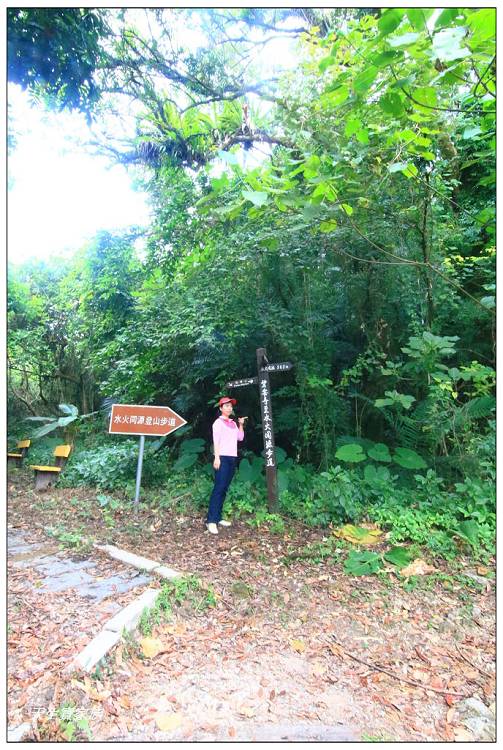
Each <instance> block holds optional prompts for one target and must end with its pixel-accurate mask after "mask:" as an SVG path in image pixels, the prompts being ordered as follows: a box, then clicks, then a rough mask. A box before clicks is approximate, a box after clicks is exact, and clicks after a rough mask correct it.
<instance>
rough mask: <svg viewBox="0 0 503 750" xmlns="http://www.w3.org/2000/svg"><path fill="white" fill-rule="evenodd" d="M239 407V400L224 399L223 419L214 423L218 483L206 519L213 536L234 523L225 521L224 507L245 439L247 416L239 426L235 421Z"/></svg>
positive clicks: (222, 403) (215, 466)
mask: <svg viewBox="0 0 503 750" xmlns="http://www.w3.org/2000/svg"><path fill="white" fill-rule="evenodd" d="M236 404H237V401H236V399H235V398H228V396H223V397H222V398H221V399H220V401H219V402H218V406H219V409H220V416H219V417H218V418H217V419H216V420H215V421H214V422H213V450H214V454H215V457H214V460H213V468H214V469H215V484H214V486H213V492H212V493H211V497H210V507H209V509H208V517H207V519H206V527H207V529H208V531H209V532H210V534H218V524H220V526H230V525H231V524H230V521H222V507H223V504H224V500H225V496H226V494H227V490H228V489H229V485H230V483H231V480H232V477H233V475H234V472H235V470H236V463H237V455H238V440H239V441H241V440H243V439H244V436H245V433H244V422H245V419H246V417H239V419H238V422H239V427H238V426H237V425H236V423H235V422H234V420H233V419H231V414H232V407H233V406H235V405H236Z"/></svg>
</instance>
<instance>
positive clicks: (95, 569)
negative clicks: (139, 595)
mask: <svg viewBox="0 0 503 750" xmlns="http://www.w3.org/2000/svg"><path fill="white" fill-rule="evenodd" d="M7 547H8V558H9V562H11V563H12V564H13V566H14V567H15V568H35V569H36V570H37V571H38V573H39V574H40V579H41V580H42V585H41V586H39V590H40V591H44V590H46V591H66V590H67V589H73V588H75V589H78V592H79V594H80V596H82V597H84V598H86V599H89V600H91V601H94V602H100V601H102V600H103V599H106V598H107V597H109V596H116V595H117V594H122V593H124V592H126V591H129V590H130V589H133V588H136V587H137V586H143V585H144V584H146V583H149V582H150V581H151V580H152V577H151V576H149V575H146V574H139V573H138V572H137V570H126V571H124V572H121V573H119V574H115V575H111V576H108V577H105V578H101V577H100V568H99V566H98V564H97V563H96V562H93V561H92V560H76V559H73V558H72V557H71V556H69V553H68V551H66V552H62V551H61V550H60V549H59V546H58V545H57V543H55V542H46V543H33V542H31V543H30V542H27V541H26V534H25V533H23V532H22V531H19V530H11V529H9V531H8V534H7Z"/></svg>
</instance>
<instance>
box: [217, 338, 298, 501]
mask: <svg viewBox="0 0 503 750" xmlns="http://www.w3.org/2000/svg"><path fill="white" fill-rule="evenodd" d="M292 367H293V365H292V363H291V362H276V363H273V364H270V363H269V360H268V359H267V353H266V350H265V349H257V372H258V377H256V378H244V379H242V380H231V381H230V382H229V383H227V384H226V385H227V387H228V388H241V387H242V386H246V385H258V387H259V394H260V412H261V414H262V433H263V436H264V457H265V472H266V477H267V498H268V506H269V512H270V513H274V512H275V511H276V510H277V508H278V470H277V464H276V453H275V450H274V448H275V445H274V428H273V421H272V405H271V386H270V382H269V373H270V372H285V371H287V370H291V369H292Z"/></svg>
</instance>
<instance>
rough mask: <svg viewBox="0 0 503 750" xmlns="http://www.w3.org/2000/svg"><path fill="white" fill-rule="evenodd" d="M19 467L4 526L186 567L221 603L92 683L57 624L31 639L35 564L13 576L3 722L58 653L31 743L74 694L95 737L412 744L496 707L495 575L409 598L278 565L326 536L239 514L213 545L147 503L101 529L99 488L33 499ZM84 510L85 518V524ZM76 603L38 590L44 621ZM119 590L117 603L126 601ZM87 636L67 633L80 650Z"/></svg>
mask: <svg viewBox="0 0 503 750" xmlns="http://www.w3.org/2000/svg"><path fill="white" fill-rule="evenodd" d="M16 474H17V476H15V477H12V478H11V479H10V488H9V489H10V498H11V506H10V507H11V511H10V513H9V523H10V524H11V525H12V527H13V529H14V530H17V531H19V530H22V529H25V531H26V529H27V528H29V527H31V532H30V533H31V535H32V536H31V539H32V541H33V540H34V539H39V540H41V541H42V540H45V541H47V536H46V535H45V534H44V531H43V529H42V528H40V527H43V526H46V527H47V526H52V527H54V526H55V525H57V524H58V523H59V524H61V523H64V524H66V525H68V527H69V528H73V529H75V528H77V527H79V526H80V528H81V529H85V531H86V533H88V534H90V535H91V536H93V537H94V538H95V539H97V540H99V541H102V542H108V543H113V544H115V545H117V546H119V547H122V548H123V549H127V550H129V551H132V552H136V553H138V554H141V555H144V556H146V557H151V558H153V559H156V560H159V561H162V562H164V563H165V564H166V565H168V566H170V567H173V568H175V569H177V570H181V571H183V572H186V573H190V574H195V575H196V576H198V577H199V578H200V579H201V580H202V581H203V584H204V585H205V586H210V587H212V590H213V591H214V593H215V595H216V605H215V606H212V607H206V608H205V606H204V601H203V599H204V595H203V599H201V601H199V600H198V601H195V600H193V601H187V602H186V603H185V604H183V605H181V606H175V607H174V609H173V616H172V617H171V619H170V620H169V621H167V622H160V623H159V624H158V625H154V628H153V632H152V634H151V637H152V638H157V639H159V641H160V642H161V644H162V651H161V652H160V653H159V654H158V655H157V656H155V657H153V658H152V659H145V658H143V657H142V654H141V649H140V647H139V644H138V643H134V642H132V641H131V640H130V639H129V640H128V639H126V642H125V643H122V644H120V645H119V646H117V647H116V648H115V649H114V651H112V652H111V654H110V656H109V658H108V659H107V664H106V665H105V666H104V667H103V668H102V669H101V671H100V673H99V674H98V675H95V676H94V677H93V678H91V679H90V678H89V677H84V676H83V675H78V674H74V675H72V676H65V675H64V669H63V667H64V665H65V663H67V662H68V660H69V659H70V658H71V648H70V647H69V645H68V643H67V642H66V641H64V639H63V636H62V635H61V634H60V633H58V632H56V630H55V629H54V628H52V629H51V628H48V629H47V631H45V630H44V629H42V630H37V627H38V625H37V623H39V619H38V617H37V613H38V610H39V607H40V589H37V587H36V586H34V585H33V576H34V573H33V568H29V567H25V568H23V569H22V570H17V571H16V577H11V578H10V581H9V584H10V586H11V587H12V586H14V587H19V585H20V584H19V580H20V579H19V575H20V574H23V575H26V576H32V582H31V585H30V587H28V586H27V589H26V591H24V593H23V595H22V596H23V600H24V603H25V605H26V609H24V611H23V614H24V623H23V625H22V626H21V625H20V622H19V620H18V619H17V617H16V616H14V618H13V619H12V620H11V632H10V644H9V662H10V665H11V664H12V663H14V665H15V667H14V669H13V668H12V666H10V677H9V688H10V689H9V697H10V721H9V724H11V722H17V723H21V722H22V721H30V720H32V719H33V714H32V713H31V710H32V706H31V704H30V702H29V701H25V702H24V704H23V703H22V701H23V697H22V696H23V695H26V689H25V690H24V692H23V689H22V685H21V687H20V685H19V683H22V679H21V675H20V671H19V670H20V667H19V664H20V663H21V661H22V660H23V659H27V658H28V657H27V654H29V653H32V652H33V653H34V652H35V651H36V649H38V652H37V653H39V654H47V651H48V649H50V650H54V652H55V653H56V654H57V653H58V649H59V648H62V649H63V650H62V651H60V652H59V653H60V654H61V655H62V658H61V659H60V661H59V662H58V663H52V666H49V668H48V669H46V672H45V682H46V683H47V689H46V691H45V693H44V697H43V700H42V704H43V708H44V711H45V712H46V713H45V714H43V713H42V716H43V720H42V721H40V720H39V722H38V724H37V727H38V729H37V731H38V735H35V737H36V738H37V739H39V740H40V739H44V738H47V737H48V736H50V733H51V732H55V731H56V728H55V724H54V722H53V723H51V721H52V719H51V716H53V715H54V710H55V708H56V707H57V706H58V705H61V703H62V701H63V700H72V701H73V702H74V703H75V706H76V707H77V709H78V711H79V712H80V713H81V715H82V716H86V717H87V718H88V719H89V724H90V727H91V730H92V734H93V739H94V740H110V741H112V740H119V739H120V740H141V741H146V740H154V741H156V740H157V741H161V740H168V739H169V740H171V741H176V740H186V741H187V740H188V741H205V740H207V741H215V740H227V741H230V740H233V739H235V740H253V739H256V740H262V739H264V740H271V741H280V740H284V741H294V740H299V741H304V740H306V741H309V740H325V741H336V740H337V739H339V740H351V739H355V740H360V739H362V740H365V739H387V740H394V741H416V742H417V741H452V740H456V739H462V738H463V734H462V733H463V731H466V730H463V728H462V727H461V725H460V724H459V716H458V715H457V712H456V705H457V704H458V703H459V701H461V700H462V697H460V696H475V697H477V698H479V699H480V700H481V701H483V702H484V703H485V704H487V705H489V704H490V703H492V702H493V701H494V591H493V587H492V585H491V584H490V583H489V582H487V585H486V586H485V588H484V589H483V590H481V587H480V586H477V585H476V584H475V582H474V585H473V588H471V589H470V590H468V589H467V587H466V585H464V586H462V585H460V584H459V583H457V582H456V581H455V580H454V581H451V583H450V584H449V588H446V587H445V585H442V584H441V582H438V581H437V582H436V583H434V584H433V585H432V587H431V589H430V590H428V589H424V588H422V589H415V590H413V591H410V592H407V591H405V590H404V588H403V586H402V585H401V584H400V583H399V582H398V580H397V578H396V576H395V575H394V574H393V573H392V572H390V573H389V575H387V576H383V577H382V578H378V577H376V576H369V577H359V578H354V577H351V578H350V577H348V576H347V575H345V574H344V573H343V571H342V564H341V563H340V562H339V559H338V558H337V556H334V557H333V558H331V559H329V560H326V561H325V562H323V563H322V564H314V563H312V562H310V561H309V560H308V559H307V560H306V559H304V560H297V561H290V564H288V565H286V564H285V556H286V555H288V554H290V555H291V554H292V552H294V551H295V550H297V551H298V550H300V549H301V548H303V547H305V545H306V544H308V543H309V542H310V543H314V542H319V541H320V540H321V539H322V534H321V533H320V532H319V531H312V530H308V529H306V528H305V527H302V526H301V525H298V524H297V525H292V526H291V527H289V528H288V529H287V531H286V532H285V533H283V534H281V535H273V534H270V533H269V532H267V530H265V529H262V530H257V529H254V528H252V527H250V526H249V525H248V524H246V523H245V522H244V521H238V522H237V523H235V524H234V525H233V527H232V528H230V529H225V530H222V532H221V533H220V535H219V536H218V537H211V536H210V535H208V534H206V533H205V532H204V527H203V524H202V520H201V518H200V517H198V516H195V515H190V516H189V515H186V516H184V517H179V516H175V515H171V516H169V515H168V514H166V515H163V514H162V513H159V512H157V513H156V512H151V511H146V510H144V511H142V514H141V515H140V519H139V520H138V521H137V522H135V520H134V518H133V515H132V514H130V513H129V512H124V511H120V512H118V513H117V514H116V520H115V525H114V526H113V527H112V528H108V527H105V526H104V524H103V520H102V517H101V514H100V511H99V508H98V509H97V505H98V504H97V503H96V499H95V498H96V492H95V491H93V490H83V489H79V490H75V489H73V490H62V489H61V490H54V491H53V492H51V494H50V495H46V496H45V497H44V498H43V499H41V498H40V497H36V496H34V495H33V493H32V491H31V490H30V489H27V487H28V485H27V482H26V478H24V480H23V477H22V474H23V473H22V472H17V473H16ZM34 502H36V503H37V506H38V507H37V508H36V509H34ZM79 508H81V509H82V508H84V509H85V515H86V517H85V519H83V520H82V521H81V520H80V518H79V516H78V513H76V509H77V510H78V509H79ZM35 524H38V526H39V528H38V529H34V525H35ZM325 533H327V532H325ZM91 558H92V560H93V562H97V563H98V565H99V566H103V569H104V570H105V568H106V566H107V564H108V563H109V561H108V560H107V559H106V558H105V557H104V556H103V555H102V554H100V553H97V552H94V553H92V554H91ZM469 569H470V570H472V568H471V567H470V566H469V565H468V563H467V566H466V570H469ZM444 571H445V569H444ZM35 580H36V576H35ZM482 580H484V579H482ZM155 585H160V584H159V583H157V584H155ZM28 588H29V590H28ZM140 591H141V588H139V589H135V594H138V593H140ZM75 595H76V592H74V591H73V592H72V591H71V590H70V592H64V593H63V596H62V595H61V594H58V595H56V594H51V595H50V596H49V598H48V595H47V594H44V598H43V607H44V618H43V619H44V621H45V622H46V623H55V622H56V621H57V619H58V617H61V616H62V615H61V601H62V599H67V598H68V597H71V596H75ZM122 596H123V597H124V601H125V600H126V599H127V598H128V597H129V598H130V597H131V592H128V593H127V594H124V595H122ZM37 597H38V598H37ZM110 600H111V601H113V600H114V597H111V599H110ZM110 600H109V601H110ZM102 604H103V606H106V604H107V599H105V600H104V601H103V602H102ZM93 607H94V609H93ZM95 607H96V605H92V604H88V606H87V610H88V620H89V621H94V620H100V618H101V616H102V615H103V612H102V613H101V614H100V616H99V617H98V614H97V611H96V609H95ZM58 608H59V609H58ZM66 612H67V613H68V612H69V608H68V607H66ZM58 613H59V614H58ZM93 618H94V620H93ZM74 627H76V626H75V624H74ZM92 631H93V628H92V627H91V628H89V627H88V628H87V630H86V631H85V632H84V631H80V632H78V633H75V643H79V644H80V643H83V642H84V641H85V640H86V638H89V636H90V635H91V633H92ZM142 637H143V636H141V635H139V636H137V638H138V641H141V638H142ZM28 638H29V639H31V640H30V641H28V640H27V639H28ZM58 644H61V645H58ZM65 644H66V645H65ZM84 645H85V644H84ZM63 646H64V648H63ZM351 657H356V659H358V661H356V660H355V659H353V658H351ZM11 659H14V662H11V661H10V660H11ZM16 659H17V660H18V661H17V662H16ZM20 660H21V661H20ZM32 661H33V660H32ZM362 662H365V663H362ZM23 665H24V666H26V663H25V662H23ZM380 668H382V669H384V670H387V672H390V673H391V675H393V676H391V675H390V674H386V673H385V672H384V671H382V670H381V669H380ZM25 672H26V670H25ZM33 676H34V682H33V683H32V689H33V690H35V692H37V693H38V697H39V698H40V695H41V694H42V692H43V691H42V690H41V688H42V686H43V684H44V680H43V679H41V678H40V677H38V676H37V672H36V671H35V672H34V673H33ZM400 677H401V678H404V679H405V680H407V681H408V682H405V681H402V680H400V679H398V678H400ZM24 679H25V681H26V679H27V678H26V677H25V678H24ZM38 679H40V683H39V682H37V680H38ZM410 683H416V685H413V684H410ZM420 685H424V688H423V687H420ZM39 688H40V689H39ZM20 695H21V697H20ZM51 712H52V714H51ZM44 717H48V718H44ZM161 727H162V728H163V729H164V731H162V729H161ZM44 732H45V734H44ZM464 739H467V737H466V736H465V737H464Z"/></svg>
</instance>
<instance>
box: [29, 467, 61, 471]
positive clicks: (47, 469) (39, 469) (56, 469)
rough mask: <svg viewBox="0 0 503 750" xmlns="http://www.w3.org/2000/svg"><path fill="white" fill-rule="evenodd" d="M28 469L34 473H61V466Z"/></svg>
mask: <svg viewBox="0 0 503 750" xmlns="http://www.w3.org/2000/svg"><path fill="white" fill-rule="evenodd" d="M30 469H34V470H35V471H56V472H59V471H61V466H30Z"/></svg>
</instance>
